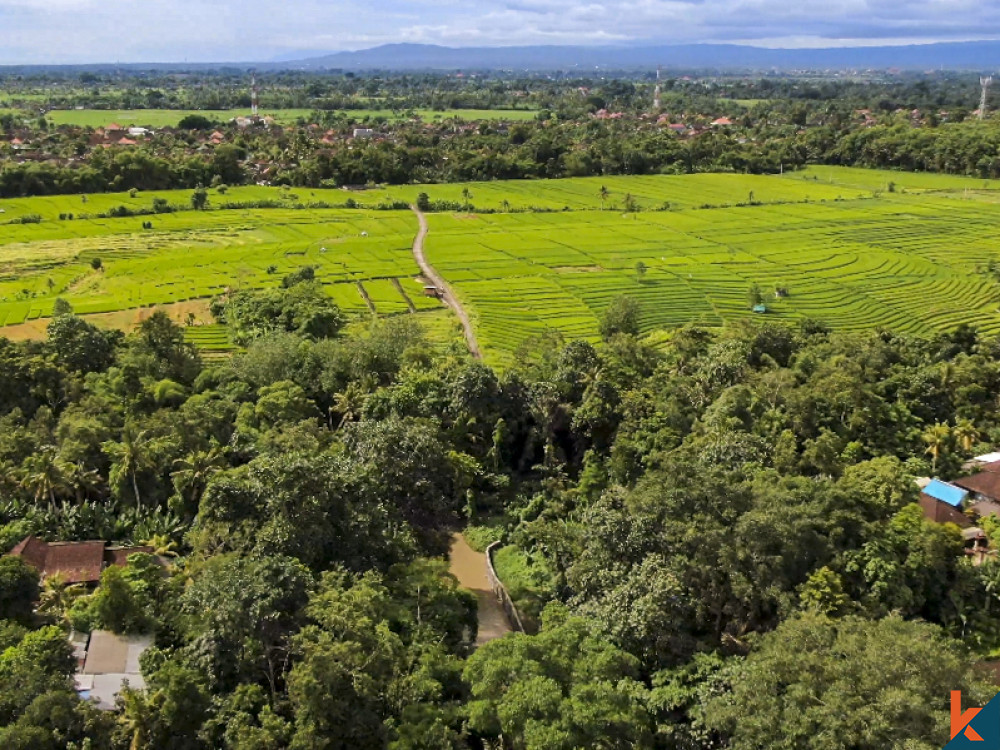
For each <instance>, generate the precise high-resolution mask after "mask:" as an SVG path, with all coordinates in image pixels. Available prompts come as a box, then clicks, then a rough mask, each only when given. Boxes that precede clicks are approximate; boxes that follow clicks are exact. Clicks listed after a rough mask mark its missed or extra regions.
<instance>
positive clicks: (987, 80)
mask: <svg viewBox="0 0 1000 750" xmlns="http://www.w3.org/2000/svg"><path fill="white" fill-rule="evenodd" d="M991 83H993V76H981V77H980V78H979V85H980V86H982V88H983V93H982V94H981V95H980V96H979V119H980V120H985V119H986V95H987V94H988V93H989V90H990V84H991Z"/></svg>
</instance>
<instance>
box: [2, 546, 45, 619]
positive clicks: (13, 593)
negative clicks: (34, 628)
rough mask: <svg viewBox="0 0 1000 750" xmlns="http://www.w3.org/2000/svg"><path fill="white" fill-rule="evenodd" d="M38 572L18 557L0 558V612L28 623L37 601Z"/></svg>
mask: <svg viewBox="0 0 1000 750" xmlns="http://www.w3.org/2000/svg"><path fill="white" fill-rule="evenodd" d="M38 595H39V587H38V571H37V570H35V569H34V568H33V567H31V566H30V565H28V563H26V562H24V561H23V560H22V559H21V558H20V557H7V556H5V557H0V612H2V613H3V616H4V618H8V619H11V620H18V621H20V622H25V623H29V622H31V619H32V611H33V609H34V604H35V602H37V601H38Z"/></svg>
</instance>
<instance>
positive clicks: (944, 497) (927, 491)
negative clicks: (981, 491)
mask: <svg viewBox="0 0 1000 750" xmlns="http://www.w3.org/2000/svg"><path fill="white" fill-rule="evenodd" d="M968 496H969V493H968V491H967V490H964V489H962V488H961V487H956V486H955V485H954V484H949V483H948V482H943V481H941V480H940V479H932V480H931V481H930V482H928V483H927V485H926V486H925V487H924V488H923V489H922V490H921V491H920V507H921V508H923V511H924V518H926V519H928V520H929V521H935V522H937V523H949V522H950V523H955V524H958V525H959V526H962V527H963V528H964V527H968V526H971V525H972V522H971V521H970V520H969V518H968V517H967V516H966V515H965V514H964V513H963V512H962V503H963V502H964V501H965V499H966V498H967V497H968Z"/></svg>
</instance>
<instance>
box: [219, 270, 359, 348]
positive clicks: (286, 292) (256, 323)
mask: <svg viewBox="0 0 1000 750" xmlns="http://www.w3.org/2000/svg"><path fill="white" fill-rule="evenodd" d="M216 309H217V310H218V313H219V314H218V316H217V317H219V319H220V321H222V322H225V323H227V324H228V325H229V327H230V330H231V331H232V332H233V338H234V340H235V341H236V342H237V343H239V344H247V343H249V342H251V341H253V340H254V339H257V338H260V337H262V336H267V335H269V334H272V333H275V332H278V331H289V332H294V333H297V334H299V335H301V336H306V337H309V338H314V339H322V338H330V337H331V336H335V335H336V334H337V332H338V331H339V330H340V328H341V327H342V326H343V324H344V318H343V315H342V314H341V312H340V308H339V307H338V306H337V304H336V303H335V302H334V301H333V300H332V299H330V298H329V297H328V296H327V295H326V294H325V293H324V292H323V290H322V288H321V287H320V286H319V285H318V284H317V283H316V282H314V281H309V280H306V279H303V280H301V281H298V282H292V283H291V284H289V285H288V286H287V287H286V288H283V289H270V290H266V291H259V292H250V291H241V292H235V293H233V294H231V295H229V296H228V298H226V299H225V300H223V301H222V302H221V304H220V305H218V306H217V308H216Z"/></svg>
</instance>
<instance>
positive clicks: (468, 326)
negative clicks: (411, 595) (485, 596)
mask: <svg viewBox="0 0 1000 750" xmlns="http://www.w3.org/2000/svg"><path fill="white" fill-rule="evenodd" d="M410 210H411V211H413V213H415V214H416V215H417V221H419V222H420V230H419V231H418V232H417V236H416V237H415V238H414V240H413V257H414V258H416V259H417V265H418V266H420V271H421V273H423V275H424V276H426V277H427V279H428V280H429V281H430V282H431V283H432V284H433V285H434V286H436V287H437V288H438V289H440V290H441V294H442V296H441V300H442V301H443V302H444V303H445V304H446V305H448V307H450V308H451V309H452V310H454V311H455V315H457V316H458V319H459V320H460V321H461V322H462V329H463V330H464V331H465V343H466V345H467V346H468V347H469V352H470V353H471V354H472V356H473V357H475V358H476V359H482V355H481V354H480V353H479V343H478V342H477V341H476V334H475V333H474V332H473V330H472V322H471V321H470V320H469V315H468V313H466V312H465V308H464V307H462V303H461V302H459V301H458V297H456V296H455V294H454V292H452V290H451V286H449V284H448V282H447V281H445V279H444V277H443V276H442V275H441V274H439V273H438V272H437V271H436V270H435V269H434V266H432V265H431V264H430V263H428V262H427V257H426V256H425V255H424V239H426V237H427V232H428V231H430V230H429V229H428V227H427V217H426V216H424V213H423V211H421V210H420V209H419V208H417V207H416V206H410ZM484 575H485V574H484Z"/></svg>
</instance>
